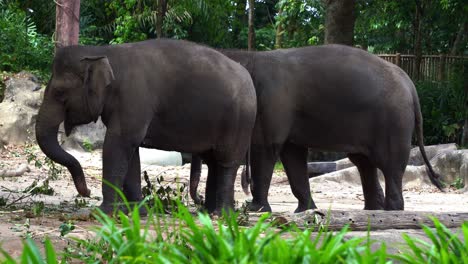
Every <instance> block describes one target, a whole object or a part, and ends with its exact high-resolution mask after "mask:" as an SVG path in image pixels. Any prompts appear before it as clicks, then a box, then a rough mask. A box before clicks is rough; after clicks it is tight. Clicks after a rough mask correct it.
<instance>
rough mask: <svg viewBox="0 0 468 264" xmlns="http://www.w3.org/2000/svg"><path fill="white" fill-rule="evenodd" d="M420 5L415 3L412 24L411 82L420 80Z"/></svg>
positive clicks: (421, 9) (417, 2)
mask: <svg viewBox="0 0 468 264" xmlns="http://www.w3.org/2000/svg"><path fill="white" fill-rule="evenodd" d="M422 11H423V8H422V5H421V3H420V2H419V1H416V15H415V18H414V19H415V22H414V55H415V61H414V70H413V80H416V81H418V80H419V79H420V72H421V61H422Z"/></svg>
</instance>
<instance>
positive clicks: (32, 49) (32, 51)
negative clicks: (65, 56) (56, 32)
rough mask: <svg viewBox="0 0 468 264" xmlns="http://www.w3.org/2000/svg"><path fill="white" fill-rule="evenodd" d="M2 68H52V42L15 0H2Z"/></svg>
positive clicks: (0, 41) (0, 36) (37, 69)
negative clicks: (10, 0) (10, 1)
mask: <svg viewBox="0 0 468 264" xmlns="http://www.w3.org/2000/svg"><path fill="white" fill-rule="evenodd" d="M0 32H2V34H0V70H4V71H13V72H18V71H21V70H30V71H36V72H39V73H44V72H47V71H49V68H50V64H51V60H52V55H53V43H52V41H51V39H50V38H49V37H47V36H43V35H41V34H39V33H37V30H36V25H35V24H34V22H33V21H32V19H31V18H30V17H28V15H27V14H26V12H25V11H23V10H21V9H20V8H19V7H18V6H17V5H16V4H15V3H8V4H7V3H4V2H0Z"/></svg>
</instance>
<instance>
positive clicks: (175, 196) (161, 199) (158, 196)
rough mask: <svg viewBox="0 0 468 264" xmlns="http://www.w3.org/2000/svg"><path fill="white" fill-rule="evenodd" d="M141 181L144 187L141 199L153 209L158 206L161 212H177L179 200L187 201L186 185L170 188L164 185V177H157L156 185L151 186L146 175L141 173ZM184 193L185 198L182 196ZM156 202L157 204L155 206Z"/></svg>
mask: <svg viewBox="0 0 468 264" xmlns="http://www.w3.org/2000/svg"><path fill="white" fill-rule="evenodd" d="M143 179H144V180H145V182H146V186H144V187H143V188H142V193H143V197H144V198H145V199H146V200H148V205H149V206H150V207H154V206H156V205H158V204H159V206H160V207H161V209H162V210H164V212H166V213H170V212H173V211H176V210H177V207H178V206H179V205H180V199H181V198H182V201H184V202H185V201H187V199H188V197H187V193H186V192H185V189H186V184H185V183H183V184H182V185H181V186H180V187H177V188H172V187H171V186H169V185H167V184H164V177H163V176H159V177H157V178H156V184H152V183H151V181H150V180H149V177H148V173H147V172H146V171H144V172H143ZM184 193H185V196H184V195H183V194H184ZM155 201H157V204H155Z"/></svg>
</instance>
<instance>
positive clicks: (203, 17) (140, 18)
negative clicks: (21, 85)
mask: <svg viewBox="0 0 468 264" xmlns="http://www.w3.org/2000/svg"><path fill="white" fill-rule="evenodd" d="M70 5H71V6H72V8H70V7H69V6H70ZM250 6H253V8H250ZM60 7H62V8H60ZM73 8H74V10H72V9H73ZM56 10H63V11H62V13H63V14H59V13H56ZM250 11H252V13H250ZM467 14H468V4H466V2H465V1H463V0H414V1H399V0H394V1H387V0H370V1H365V0H347V1H332V0H248V1H246V0H232V1H230V0H108V1H100V0H81V1H70V0H67V1H65V0H64V1H61V5H58V4H56V1H43V0H0V32H1V33H0V71H2V72H3V73H2V75H3V76H5V75H7V72H19V71H23V70H27V71H31V72H33V73H35V74H36V75H37V76H39V78H40V79H41V81H42V82H46V81H47V79H48V77H49V75H50V66H51V61H52V58H53V54H54V48H55V47H56V46H60V45H68V44H74V43H79V44H83V45H105V44H118V43H124V42H133V41H139V40H144V39H149V38H158V37H165V38H176V39H186V40H190V41H194V42H197V43H203V44H206V45H209V46H212V47H215V48H235V49H248V48H250V49H254V50H272V49H276V48H293V47H301V46H307V45H321V44H324V43H342V44H347V45H353V46H356V47H360V48H363V49H366V50H368V51H369V52H371V53H375V54H383V53H385V54H397V53H399V54H411V55H413V56H414V61H415V62H414V63H415V65H416V68H417V69H419V70H416V72H415V74H413V75H411V76H412V78H413V81H414V82H415V83H416V86H417V88H418V93H419V96H420V98H421V101H422V102H421V105H422V111H423V116H424V128H425V141H426V143H427V144H436V143H447V142H456V143H458V144H459V145H466V144H467V140H468V139H466V138H467V136H466V132H465V135H463V131H464V129H463V127H464V126H465V131H466V130H468V129H467V128H468V126H467V124H466V122H465V120H466V116H467V110H466V109H467V108H468V107H467V99H466V98H467V96H466V91H467V89H468V86H467V78H468V77H467V76H468V74H467V73H466V71H467V67H468V66H467V61H468V60H466V58H464V59H461V60H457V61H455V62H454V64H456V65H451V66H454V67H451V70H450V72H449V74H448V76H447V77H446V78H445V79H444V80H443V81H440V80H438V81H434V80H422V78H419V77H420V76H419V75H420V72H421V71H422V69H421V66H420V64H421V61H422V57H423V55H449V56H463V55H465V56H466V54H467V47H468V46H467V45H468V44H467V43H468V22H467V19H468V18H467V17H468V15H467ZM63 15H65V16H67V15H68V16H69V17H71V21H72V22H71V23H74V24H76V25H75V26H74V27H72V29H71V30H70V29H69V28H67V27H65V26H63V25H64V24H66V23H64V24H57V25H56V21H61V20H60V19H61V18H60V16H63ZM73 21H75V22H73ZM65 22H66V21H65ZM78 26H79V38H78V32H77V34H75V37H72V39H71V40H70V39H68V36H62V35H61V34H62V33H61V30H62V31H63V29H65V30H68V31H73V30H78ZM73 38H76V39H73ZM63 39H65V40H63ZM61 41H62V42H63V41H65V43H61ZM67 41H68V42H67ZM2 88H4V85H3V86H2V85H1V84H0V98H1V95H2Z"/></svg>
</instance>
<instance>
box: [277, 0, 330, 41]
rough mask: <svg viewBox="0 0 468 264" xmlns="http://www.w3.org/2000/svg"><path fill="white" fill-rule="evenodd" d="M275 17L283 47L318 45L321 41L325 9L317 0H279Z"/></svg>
mask: <svg viewBox="0 0 468 264" xmlns="http://www.w3.org/2000/svg"><path fill="white" fill-rule="evenodd" d="M277 9H278V10H281V12H280V13H278V14H277V15H276V17H275V19H276V27H278V26H279V25H281V26H282V27H283V31H282V32H281V34H282V36H283V45H282V47H284V48H289V47H301V46H309V45H318V44H322V43H323V39H324V32H325V31H324V26H323V25H324V22H325V9H324V5H323V2H322V1H319V0H301V1H296V0H280V1H279V2H278V4H277Z"/></svg>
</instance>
